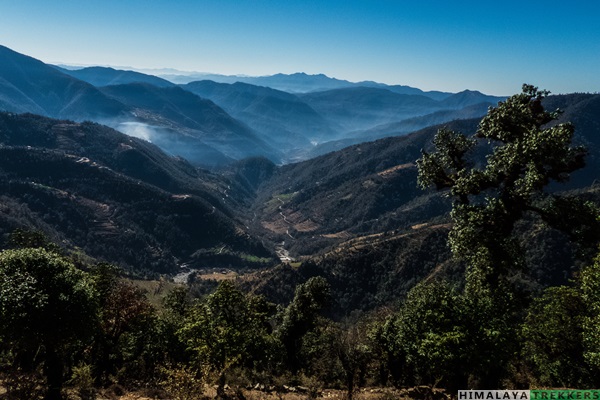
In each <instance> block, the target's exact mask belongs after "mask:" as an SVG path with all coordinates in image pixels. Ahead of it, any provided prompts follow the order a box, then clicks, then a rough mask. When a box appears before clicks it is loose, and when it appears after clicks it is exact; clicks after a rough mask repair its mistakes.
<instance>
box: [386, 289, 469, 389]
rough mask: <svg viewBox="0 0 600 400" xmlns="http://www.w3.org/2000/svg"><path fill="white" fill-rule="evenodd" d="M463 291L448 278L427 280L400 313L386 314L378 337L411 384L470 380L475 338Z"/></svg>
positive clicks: (398, 376) (399, 377) (399, 375)
mask: <svg viewBox="0 0 600 400" xmlns="http://www.w3.org/2000/svg"><path fill="white" fill-rule="evenodd" d="M465 308H466V307H465V304H464V299H463V298H462V295H461V294H459V293H458V292H457V291H456V290H455V289H454V288H452V287H451V286H450V285H449V284H448V283H445V282H441V281H439V282H438V281H433V282H422V283H419V284H418V285H416V286H415V287H414V288H413V289H411V291H410V292H409V294H408V296H407V298H406V301H405V302H404V303H403V304H402V307H401V308H400V310H399V312H398V313H397V314H395V315H393V316H391V317H389V318H388V319H387V321H386V322H385V324H384V325H383V326H382V327H381V328H380V332H379V333H378V334H377V336H376V337H377V340H378V341H379V342H380V346H382V347H383V349H384V353H386V354H387V358H388V362H389V366H388V368H394V366H398V367H400V370H397V371H393V370H391V371H390V372H391V374H392V376H393V377H394V380H395V381H396V382H397V383H402V384H406V385H416V384H417V385H438V384H440V385H442V386H445V387H449V386H450V387H451V386H454V385H456V384H457V383H458V382H463V383H464V384H466V377H467V374H468V373H469V367H467V357H468V354H469V345H470V338H469V334H470V332H468V326H467V324H466V321H465V319H466V316H465V311H466V310H465Z"/></svg>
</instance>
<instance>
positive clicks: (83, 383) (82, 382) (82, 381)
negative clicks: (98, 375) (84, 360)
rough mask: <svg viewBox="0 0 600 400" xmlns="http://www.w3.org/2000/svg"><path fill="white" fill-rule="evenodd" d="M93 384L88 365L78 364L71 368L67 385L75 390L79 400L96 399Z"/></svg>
mask: <svg viewBox="0 0 600 400" xmlns="http://www.w3.org/2000/svg"><path fill="white" fill-rule="evenodd" d="M94 383H95V382H94V376H93V374H92V366H91V365H90V364H80V365H78V366H76V367H73V373H72V375H71V379H70V381H69V384H70V385H71V386H73V387H74V388H75V390H76V391H77V394H78V395H79V397H80V398H81V400H94V399H95V398H96V388H95V387H94Z"/></svg>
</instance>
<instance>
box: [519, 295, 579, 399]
mask: <svg viewBox="0 0 600 400" xmlns="http://www.w3.org/2000/svg"><path fill="white" fill-rule="evenodd" d="M585 309H586V304H585V303H584V302H583V299H582V296H581V293H580V291H579V290H578V288H575V287H571V286H557V287H550V288H548V289H546V290H545V291H544V293H543V295H542V296H540V297H539V298H537V299H535V301H534V302H533V303H532V304H531V306H530V307H529V310H528V314H527V317H526V319H525V322H524V324H523V328H522V335H523V336H522V337H523V349H522V354H523V356H524V358H525V360H527V362H528V363H529V364H530V365H532V367H533V368H534V374H533V376H534V377H535V378H534V379H535V380H536V381H537V382H536V383H537V384H538V385H542V386H549V387H582V386H585V384H586V383H588V382H589V371H588V368H587V367H586V365H585V363H584V359H583V358H584V351H583V332H582V331H583V330H582V319H583V318H584V315H585V313H586V312H585Z"/></svg>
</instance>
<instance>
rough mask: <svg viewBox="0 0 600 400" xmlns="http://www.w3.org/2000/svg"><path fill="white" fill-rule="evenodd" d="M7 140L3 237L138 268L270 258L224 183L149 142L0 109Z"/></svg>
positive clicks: (1, 168)
mask: <svg viewBox="0 0 600 400" xmlns="http://www.w3.org/2000/svg"><path fill="white" fill-rule="evenodd" d="M0 144H1V146H0V153H2V154H1V157H0V186H1V187H2V196H1V197H0V204H1V206H0V220H1V221H2V224H1V225H0V226H1V227H2V228H1V229H2V233H4V234H6V233H8V232H10V231H12V230H13V229H15V228H17V227H25V228H30V229H36V230H42V231H44V232H45V233H46V234H48V235H49V236H50V237H52V238H53V239H54V240H56V241H58V242H61V243H63V245H64V246H65V247H67V248H68V249H70V250H71V251H77V249H82V250H83V251H84V252H85V253H86V254H87V255H89V256H92V257H94V258H97V259H100V260H106V261H110V262H114V263H118V264H120V265H122V266H124V267H125V268H127V269H129V270H130V271H135V273H138V274H139V273H142V272H144V271H147V272H148V271H150V272H152V271H154V272H170V273H173V272H175V271H176V270H177V267H178V265H180V264H183V263H188V264H191V265H199V264H200V265H203V264H204V263H210V265H211V266H219V265H221V266H229V265H230V264H232V265H236V266H242V265H249V264H248V262H246V261H244V259H247V258H249V257H250V256H253V257H257V258H262V257H266V259H265V261H266V260H267V259H268V257H269V252H268V251H267V250H265V249H264V247H263V246H262V245H261V244H260V243H259V242H257V241H255V240H253V239H252V238H250V236H249V235H248V234H247V233H245V232H244V229H243V227H242V225H240V224H239V223H238V222H236V220H235V218H234V216H233V214H232V212H231V211H230V208H229V207H228V206H227V205H226V204H224V202H223V200H222V199H221V198H222V197H225V196H224V195H223V193H224V192H225V191H226V190H227V189H226V188H227V184H226V182H224V181H223V180H222V179H221V178H219V177H218V176H216V175H212V174H209V173H207V172H202V171H198V170H196V169H195V168H193V167H192V166H191V165H189V164H188V163H187V162H185V161H183V160H181V159H176V158H172V157H169V156H167V155H165V154H164V153H162V152H161V151H160V150H159V149H158V148H156V147H155V146H154V145H151V144H149V143H147V142H145V141H142V140H139V139H136V138H131V137H129V136H126V135H124V134H121V133H119V132H117V131H114V130H112V129H110V128H107V127H104V126H101V125H98V124H94V123H87V122H86V123H83V124H79V123H74V122H71V121H58V120H52V119H48V118H44V117H39V116H34V115H28V114H25V115H20V116H18V115H13V114H6V113H0ZM250 264H251V263H250Z"/></svg>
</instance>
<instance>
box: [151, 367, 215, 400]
mask: <svg viewBox="0 0 600 400" xmlns="http://www.w3.org/2000/svg"><path fill="white" fill-rule="evenodd" d="M160 370H161V374H162V375H163V379H162V381H161V382H160V385H161V386H162V387H163V389H164V390H165V391H166V392H167V393H168V394H169V396H170V398H172V399H173V400H197V399H201V398H202V395H203V392H204V384H205V380H204V376H203V375H202V373H200V372H198V371H197V370H195V369H193V368H191V367H186V366H182V365H176V366H167V367H161V369H160Z"/></svg>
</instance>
